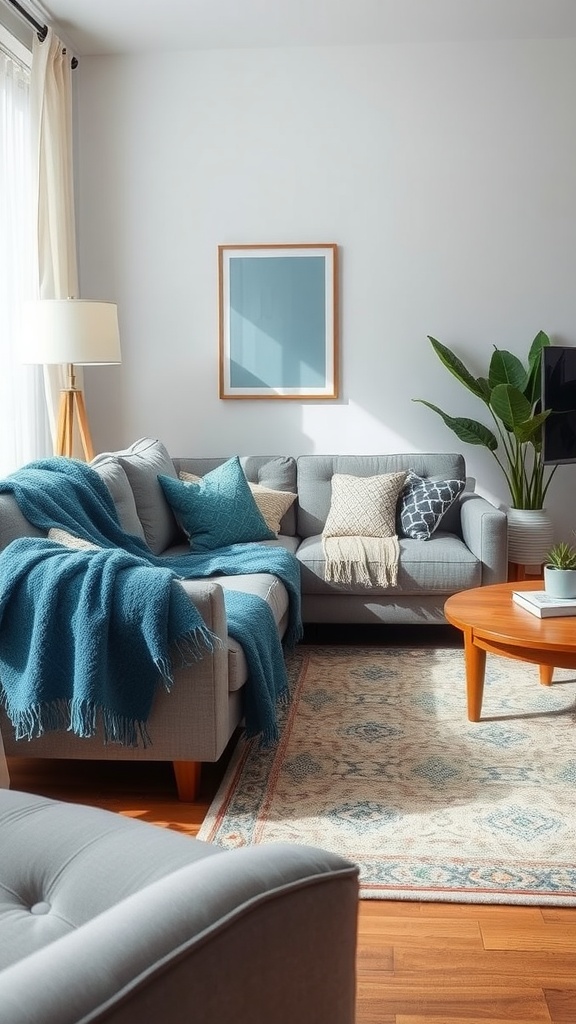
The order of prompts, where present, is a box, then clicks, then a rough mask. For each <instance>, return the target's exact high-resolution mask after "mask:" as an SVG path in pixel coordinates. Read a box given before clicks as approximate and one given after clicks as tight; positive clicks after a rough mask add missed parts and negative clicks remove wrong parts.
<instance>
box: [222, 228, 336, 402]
mask: <svg viewBox="0 0 576 1024" xmlns="http://www.w3.org/2000/svg"><path fill="white" fill-rule="evenodd" d="M218 303H219V394H220V398H222V399H228V398H243V399H255V398H265V399H277V398H281V399H297V400H300V401H301V400H303V399H315V400H317V399H323V398H327V399H330V398H332V399H333V398H338V394H339V366H338V362H339V353H338V246H337V245H336V244H335V243H333V242H328V243H318V244H315V243H312V242H305V243H303V244H301V245H300V244H295V243H288V244H286V245H283V244H279V243H278V244H276V243H274V244H261V245H219V246H218Z"/></svg>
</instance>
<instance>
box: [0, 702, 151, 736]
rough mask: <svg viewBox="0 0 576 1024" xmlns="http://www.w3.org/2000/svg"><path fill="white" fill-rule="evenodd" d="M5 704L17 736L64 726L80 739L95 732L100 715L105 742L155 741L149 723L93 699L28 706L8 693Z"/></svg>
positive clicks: (56, 729)
mask: <svg viewBox="0 0 576 1024" xmlns="http://www.w3.org/2000/svg"><path fill="white" fill-rule="evenodd" d="M2 704H3V706H4V708H5V710H6V714H7V715H8V718H9V719H10V721H11V722H12V726H13V728H14V735H15V737H16V739H17V740H35V739H39V738H40V737H41V736H43V735H44V734H45V733H47V732H57V731H59V730H63V731H64V730H65V731H66V732H73V733H74V734H75V735H76V736H79V737H80V738H81V739H90V737H91V736H94V735H95V734H96V731H97V728H98V719H100V721H101V723H102V732H103V742H104V744H105V745H106V744H108V743H120V744H121V745H122V746H126V747H138V746H142V747H149V746H151V745H152V741H151V739H150V735H149V733H148V730H147V729H146V723H145V722H141V721H138V720H133V719H130V718H127V717H126V716H125V715H118V714H116V713H115V712H113V711H111V710H110V709H109V708H101V707H99V706H98V705H96V704H94V702H92V701H74V700H69V701H68V700H55V701H51V702H47V703H45V704H33V705H31V706H30V707H28V708H24V709H17V708H14V707H11V706H10V704H9V702H8V700H7V698H6V694H4V693H3V694H2Z"/></svg>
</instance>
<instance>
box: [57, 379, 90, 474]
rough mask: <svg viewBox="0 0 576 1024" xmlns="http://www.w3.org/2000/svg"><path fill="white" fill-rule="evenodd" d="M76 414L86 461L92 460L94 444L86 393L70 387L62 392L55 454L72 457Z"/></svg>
mask: <svg viewBox="0 0 576 1024" xmlns="http://www.w3.org/2000/svg"><path fill="white" fill-rule="evenodd" d="M75 416H76V420H77V423H78V433H79V434H80V441H81V442H82V450H83V452H84V457H85V459H86V462H91V460H92V459H93V458H94V446H93V444H92V437H91V435H90V427H89V426H88V417H87V415H86V406H85V404H84V395H83V394H82V392H81V391H78V390H77V389H76V388H68V389H67V390H65V391H61V392H60V405H59V407H58V427H57V434H56V444H55V446H54V454H55V455H66V456H67V458H69V459H71V458H72V452H73V450H74V417H75Z"/></svg>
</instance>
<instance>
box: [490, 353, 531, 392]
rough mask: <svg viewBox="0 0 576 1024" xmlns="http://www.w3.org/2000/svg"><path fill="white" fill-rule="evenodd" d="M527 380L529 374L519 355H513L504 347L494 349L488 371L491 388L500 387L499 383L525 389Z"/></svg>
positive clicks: (520, 389)
mask: <svg viewBox="0 0 576 1024" xmlns="http://www.w3.org/2000/svg"><path fill="white" fill-rule="evenodd" d="M527 380H528V374H527V373H526V370H525V369H524V366H523V365H522V363H521V362H520V360H519V359H518V356H515V355H512V352H507V351H506V349H503V348H496V349H495V350H494V352H493V354H492V358H491V360H490V369H489V371H488V383H489V385H490V388H491V389H494V388H496V387H498V385H499V384H510V385H511V386H512V387H513V388H517V389H518V391H524V388H525V387H526V382H527Z"/></svg>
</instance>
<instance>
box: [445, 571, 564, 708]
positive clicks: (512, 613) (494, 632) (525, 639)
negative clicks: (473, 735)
mask: <svg viewBox="0 0 576 1024" xmlns="http://www.w3.org/2000/svg"><path fill="white" fill-rule="evenodd" d="M543 586H544V584H543V582H542V580H535V581H534V580H533V581H531V582H529V583H497V584H494V585H493V586H490V587H476V588H474V589H473V590H462V591H461V592H460V593H458V594H453V595H452V597H449V598H448V600H447V601H446V604H445V605H444V615H445V616H446V619H447V620H448V622H449V623H450V624H451V625H452V626H456V628H457V629H460V630H462V633H463V634H464V659H465V666H466V695H467V700H468V718H469V720H470V721H471V722H479V721H480V713H481V711H482V695H483V691H484V671H485V668H486V653H487V652H489V653H490V654H501V655H502V656H503V657H505V658H516V659H517V660H518V661H528V662H531V663H532V664H535V665H539V666H540V682H541V683H543V684H544V686H549V685H550V683H551V682H552V673H553V671H554V668H555V667H556V668H576V616H571V615H558V616H554V617H552V618H548V619H541V618H539V616H537V615H532V612H528V611H525V610H524V609H523V608H520V606H519V605H517V604H515V602H514V601H513V600H512V591H513V590H542V588H543Z"/></svg>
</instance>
